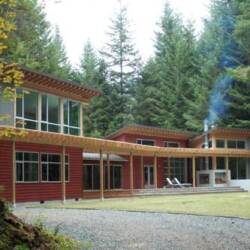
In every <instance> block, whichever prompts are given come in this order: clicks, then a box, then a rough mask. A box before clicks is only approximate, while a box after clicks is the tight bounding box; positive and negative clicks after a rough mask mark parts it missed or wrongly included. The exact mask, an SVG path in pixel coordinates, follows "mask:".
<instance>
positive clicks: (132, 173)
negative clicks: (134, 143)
mask: <svg viewBox="0 0 250 250" xmlns="http://www.w3.org/2000/svg"><path fill="white" fill-rule="evenodd" d="M129 173H130V178H129V184H130V185H129V188H130V193H131V194H133V192H134V166H133V154H132V153H130V156H129Z"/></svg>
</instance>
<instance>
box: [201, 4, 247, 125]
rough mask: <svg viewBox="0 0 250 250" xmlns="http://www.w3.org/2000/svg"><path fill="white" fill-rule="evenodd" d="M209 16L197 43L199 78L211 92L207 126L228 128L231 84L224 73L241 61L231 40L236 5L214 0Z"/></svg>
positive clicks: (233, 40) (236, 9)
mask: <svg viewBox="0 0 250 250" xmlns="http://www.w3.org/2000/svg"><path fill="white" fill-rule="evenodd" d="M210 13H211V17H210V19H209V20H207V21H206V23H205V24H206V25H205V31H204V33H203V36H202V38H201V40H200V53H201V56H202V58H203V60H202V61H201V65H203V67H202V78H203V79H204V82H205V84H206V86H207V87H208V89H209V90H210V93H209V106H208V117H207V118H208V120H209V122H210V123H216V124H217V125H221V126H229V125H230V124H229V123H228V119H227V118H226V117H227V116H228V115H229V112H230V111H229V109H228V108H229V106H230V98H229V96H228V91H229V89H230V88H231V86H232V85H233V84H234V80H233V79H232V78H230V76H229V75H228V73H227V69H228V68H235V67H237V66H238V65H239V64H240V63H241V60H242V54H241V53H240V51H239V45H238V43H237V41H236V40H235V38H234V36H233V33H234V29H235V22H236V17H237V15H238V8H237V5H236V1H235V0H213V1H212V3H211V7H210Z"/></svg>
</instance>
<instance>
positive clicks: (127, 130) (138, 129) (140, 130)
mask: <svg viewBox="0 0 250 250" xmlns="http://www.w3.org/2000/svg"><path fill="white" fill-rule="evenodd" d="M123 134H132V135H138V136H140V135H142V136H150V137H162V138H174V139H179V140H189V139H190V138H191V137H193V136H195V135H196V133H193V132H188V131H178V130H169V129H165V128H157V127H151V126H144V125H137V124H131V125H129V126H127V127H124V128H121V129H119V130H117V131H116V132H114V133H113V134H110V135H108V136H107V137H106V138H107V139H114V138H116V137H118V136H120V135H123Z"/></svg>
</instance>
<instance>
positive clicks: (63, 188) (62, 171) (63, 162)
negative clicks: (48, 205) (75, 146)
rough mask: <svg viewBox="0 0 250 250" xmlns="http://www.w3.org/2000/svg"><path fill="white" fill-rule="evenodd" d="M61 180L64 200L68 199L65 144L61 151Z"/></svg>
mask: <svg viewBox="0 0 250 250" xmlns="http://www.w3.org/2000/svg"><path fill="white" fill-rule="evenodd" d="M61 182H62V202H63V203H65V201H66V183H65V146H62V153H61Z"/></svg>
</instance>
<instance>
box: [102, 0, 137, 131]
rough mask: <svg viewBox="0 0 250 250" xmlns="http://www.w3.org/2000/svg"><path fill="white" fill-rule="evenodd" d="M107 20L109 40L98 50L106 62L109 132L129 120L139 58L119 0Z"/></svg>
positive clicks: (125, 14) (131, 116)
mask: <svg viewBox="0 0 250 250" xmlns="http://www.w3.org/2000/svg"><path fill="white" fill-rule="evenodd" d="M111 22H112V25H111V27H110V31H109V33H108V36H109V42H108V43H107V44H106V46H105V48H104V50H103V51H102V56H103V58H104V60H105V62H106V64H107V65H108V72H109V76H108V77H109V81H110V83H111V84H112V92H111V96H112V99H111V100H112V103H111V106H112V110H113V119H112V121H111V122H110V131H113V130H115V129H118V128H120V127H123V126H124V125H126V124H128V123H131V122H132V121H133V114H132V109H133V104H134V92H135V85H136V83H137V81H138V78H139V71H140V62H139V61H140V59H139V56H138V52H137V51H136V50H135V49H134V48H135V46H134V44H133V42H132V39H131V34H130V31H129V28H130V26H129V22H128V19H127V9H126V8H125V7H124V6H122V4H121V2H120V8H119V10H118V12H117V13H115V16H114V18H113V19H112V20H111Z"/></svg>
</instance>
